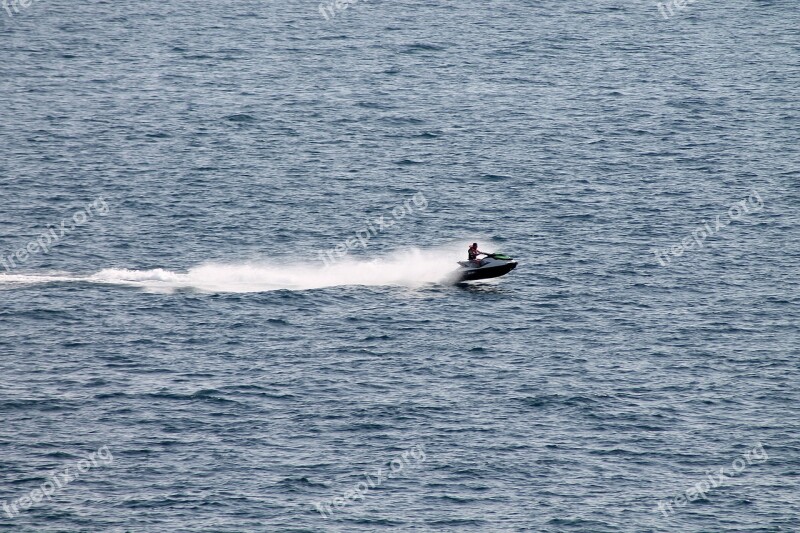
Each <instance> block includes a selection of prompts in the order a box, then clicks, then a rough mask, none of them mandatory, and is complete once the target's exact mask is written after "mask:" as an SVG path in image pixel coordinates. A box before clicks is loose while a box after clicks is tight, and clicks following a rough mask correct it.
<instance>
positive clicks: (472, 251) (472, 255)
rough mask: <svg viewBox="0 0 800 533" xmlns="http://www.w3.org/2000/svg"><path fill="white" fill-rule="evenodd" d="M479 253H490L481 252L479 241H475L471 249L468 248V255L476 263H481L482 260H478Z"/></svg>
mask: <svg viewBox="0 0 800 533" xmlns="http://www.w3.org/2000/svg"><path fill="white" fill-rule="evenodd" d="M479 255H489V254H487V253H484V252H481V251H480V250H478V243H477V242H473V243H472V246H470V247H469V249H467V257H468V258H469V260H470V261H472V262H473V263H475V264H477V265H480V264H481V262H480V260H478V256H479Z"/></svg>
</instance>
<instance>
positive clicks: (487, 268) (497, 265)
mask: <svg viewBox="0 0 800 533" xmlns="http://www.w3.org/2000/svg"><path fill="white" fill-rule="evenodd" d="M458 264H459V265H461V268H459V269H458V270H456V271H455V275H456V279H457V281H458V282H461V281H472V280H476V279H487V278H496V277H498V276H502V275H504V274H508V273H509V272H511V271H512V270H514V269H515V268H517V262H516V261H514V260H513V259H511V258H510V257H509V256H507V255H505V254H487V255H486V257H484V258H483V259H481V260H480V261H459V262H458Z"/></svg>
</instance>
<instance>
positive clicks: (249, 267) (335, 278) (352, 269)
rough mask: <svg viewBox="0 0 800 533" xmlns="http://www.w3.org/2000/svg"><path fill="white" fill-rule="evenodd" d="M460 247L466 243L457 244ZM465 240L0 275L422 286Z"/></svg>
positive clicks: (201, 287)
mask: <svg viewBox="0 0 800 533" xmlns="http://www.w3.org/2000/svg"><path fill="white" fill-rule="evenodd" d="M461 248H464V249H463V250H461ZM463 255H466V246H458V247H457V248H456V247H447V248H438V249H428V250H420V249H416V248H411V249H408V250H407V251H404V252H395V253H393V254H391V255H388V256H385V257H381V258H377V259H373V260H356V259H352V258H344V259H341V260H339V261H337V262H335V263H333V264H329V265H324V264H323V263H322V262H321V261H319V260H315V261H312V262H309V263H302V262H300V263H298V262H296V260H295V261H294V262H287V261H286V260H282V259H281V258H275V260H274V261H260V262H248V263H238V264H221V263H209V264H203V265H199V266H197V267H194V268H191V269H189V270H188V271H186V272H173V271H170V270H165V269H161V268H157V269H154V270H129V269H118V268H110V269H105V270H101V271H100V272H98V273H96V274H93V275H90V276H84V277H76V276H67V275H55V276H45V275H39V276H36V275H14V274H4V275H0V286H2V285H5V284H14V285H20V284H22V285H29V284H38V283H57V282H89V283H101V284H112V285H126V286H135V287H140V288H142V289H145V290H147V291H154V292H173V291H175V290H180V289H191V290H196V291H201V292H211V293H215V292H216V293H220V292H229V293H230V292H234V293H240V292H265V291H275V290H308V289H320V288H324V287H336V286H346V285H366V286H405V287H420V286H423V285H428V284H434V283H452V282H453V281H454V279H453V272H454V271H455V270H456V269H457V268H458V265H457V264H456V262H457V261H459V260H463V259H464V258H463V257H462V256H463Z"/></svg>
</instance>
